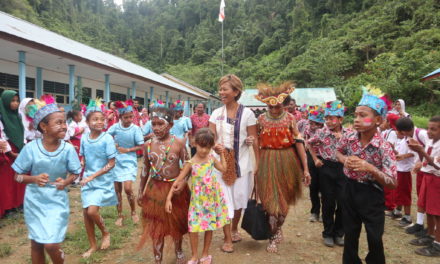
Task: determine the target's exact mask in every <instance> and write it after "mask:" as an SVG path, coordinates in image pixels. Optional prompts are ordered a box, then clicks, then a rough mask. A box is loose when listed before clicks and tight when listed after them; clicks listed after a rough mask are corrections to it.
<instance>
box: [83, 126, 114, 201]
mask: <svg viewBox="0 0 440 264" xmlns="http://www.w3.org/2000/svg"><path fill="white" fill-rule="evenodd" d="M79 153H80V155H81V156H83V157H84V159H85V168H84V175H83V177H84V178H88V177H90V176H91V175H93V174H95V173H96V172H98V171H100V170H101V169H102V168H104V166H105V165H106V164H107V163H108V161H109V160H110V159H112V158H114V157H116V153H117V150H116V146H115V141H114V140H113V137H112V136H111V135H109V134H108V133H105V132H103V133H101V134H100V135H99V136H98V137H97V138H96V139H91V138H90V133H87V134H85V135H83V136H82V137H81V147H80V150H79ZM81 200H82V204H83V208H87V207H89V206H91V205H95V206H100V207H101V206H111V205H117V204H118V199H117V197H116V192H115V187H114V184H113V173H112V171H110V172H108V173H106V174H102V175H101V176H98V177H96V178H94V179H93V180H92V181H90V182H88V183H87V184H86V185H85V186H83V187H81Z"/></svg>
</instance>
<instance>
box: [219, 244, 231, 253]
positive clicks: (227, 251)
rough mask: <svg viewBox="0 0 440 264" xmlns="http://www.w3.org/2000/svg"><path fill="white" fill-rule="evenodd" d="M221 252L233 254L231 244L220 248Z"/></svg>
mask: <svg viewBox="0 0 440 264" xmlns="http://www.w3.org/2000/svg"><path fill="white" fill-rule="evenodd" d="M221 250H222V251H223V252H225V253H232V252H234V246H233V245H232V243H224V244H223V246H222V247H221Z"/></svg>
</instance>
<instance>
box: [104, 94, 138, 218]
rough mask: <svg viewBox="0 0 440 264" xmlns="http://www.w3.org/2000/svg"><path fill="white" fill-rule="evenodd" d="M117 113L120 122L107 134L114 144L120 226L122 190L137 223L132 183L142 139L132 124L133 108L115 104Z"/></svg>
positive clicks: (119, 102)
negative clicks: (116, 151) (111, 137)
mask: <svg viewBox="0 0 440 264" xmlns="http://www.w3.org/2000/svg"><path fill="white" fill-rule="evenodd" d="M115 106H116V108H117V109H118V112H119V118H120V121H119V123H117V124H114V125H113V126H111V127H110V128H109V129H108V131H107V133H109V134H110V135H112V136H113V138H114V139H115V143H116V149H117V150H118V153H117V154H116V165H115V167H114V168H113V171H112V172H113V177H114V181H115V190H116V195H117V197H118V205H117V209H118V219H117V220H116V222H115V225H117V226H122V221H123V220H124V217H123V214H122V188H124V191H125V194H126V195H127V199H128V203H129V204H130V209H131V219H132V220H133V223H135V224H136V223H138V222H139V217H138V216H137V214H136V205H135V200H136V199H135V195H134V193H133V186H132V185H133V182H134V181H136V176H137V171H138V165H137V156H136V151H138V150H139V149H142V145H143V144H144V138H143V136H142V131H141V129H140V128H139V127H138V126H136V125H134V124H133V112H132V110H133V108H132V106H131V105H126V104H125V103H124V102H121V101H118V102H115Z"/></svg>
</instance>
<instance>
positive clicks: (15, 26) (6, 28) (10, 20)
mask: <svg viewBox="0 0 440 264" xmlns="http://www.w3.org/2000/svg"><path fill="white" fill-rule="evenodd" d="M5 34H6V35H9V36H13V37H15V38H19V39H24V40H26V41H29V42H32V43H35V44H38V46H41V47H46V48H48V49H52V50H57V51H60V52H62V53H64V54H68V55H73V56H74V57H76V58H78V59H82V60H83V61H84V60H86V61H89V62H91V63H93V64H95V65H96V64H98V65H101V66H105V67H107V68H111V69H114V70H115V71H117V72H119V73H126V74H129V75H135V76H138V77H141V78H142V79H147V80H150V81H152V82H154V83H156V84H158V85H163V86H165V87H169V88H172V89H176V90H180V91H182V92H184V93H187V94H190V95H192V96H196V97H201V98H208V97H209V96H208V95H207V94H206V92H204V93H201V92H200V91H194V90H192V89H189V88H187V87H185V86H183V85H180V84H179V83H176V82H172V81H170V80H169V79H167V78H165V77H163V76H161V75H159V74H157V73H155V72H152V71H150V70H149V69H147V68H144V67H142V66H140V65H137V64H135V63H132V62H130V61H127V60H125V59H122V58H120V57H117V56H115V55H112V54H110V53H107V52H104V51H101V50H98V49H95V48H92V47H90V46H87V45H85V44H83V43H80V42H77V41H75V40H72V39H69V38H66V37H64V36H62V35H59V34H57V33H55V32H52V31H49V30H47V29H45V28H42V27H40V26H37V25H35V24H32V23H30V22H27V21H25V20H22V19H19V18H16V17H14V16H11V15H9V14H7V13H4V12H1V11H0V38H1V35H5Z"/></svg>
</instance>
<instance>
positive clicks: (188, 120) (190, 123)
mask: <svg viewBox="0 0 440 264" xmlns="http://www.w3.org/2000/svg"><path fill="white" fill-rule="evenodd" d="M181 118H183V120H185V123H186V126H187V128H188V131H189V130H191V129H192V128H193V126H192V121H191V118H189V117H187V116H182V117H181Z"/></svg>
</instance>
